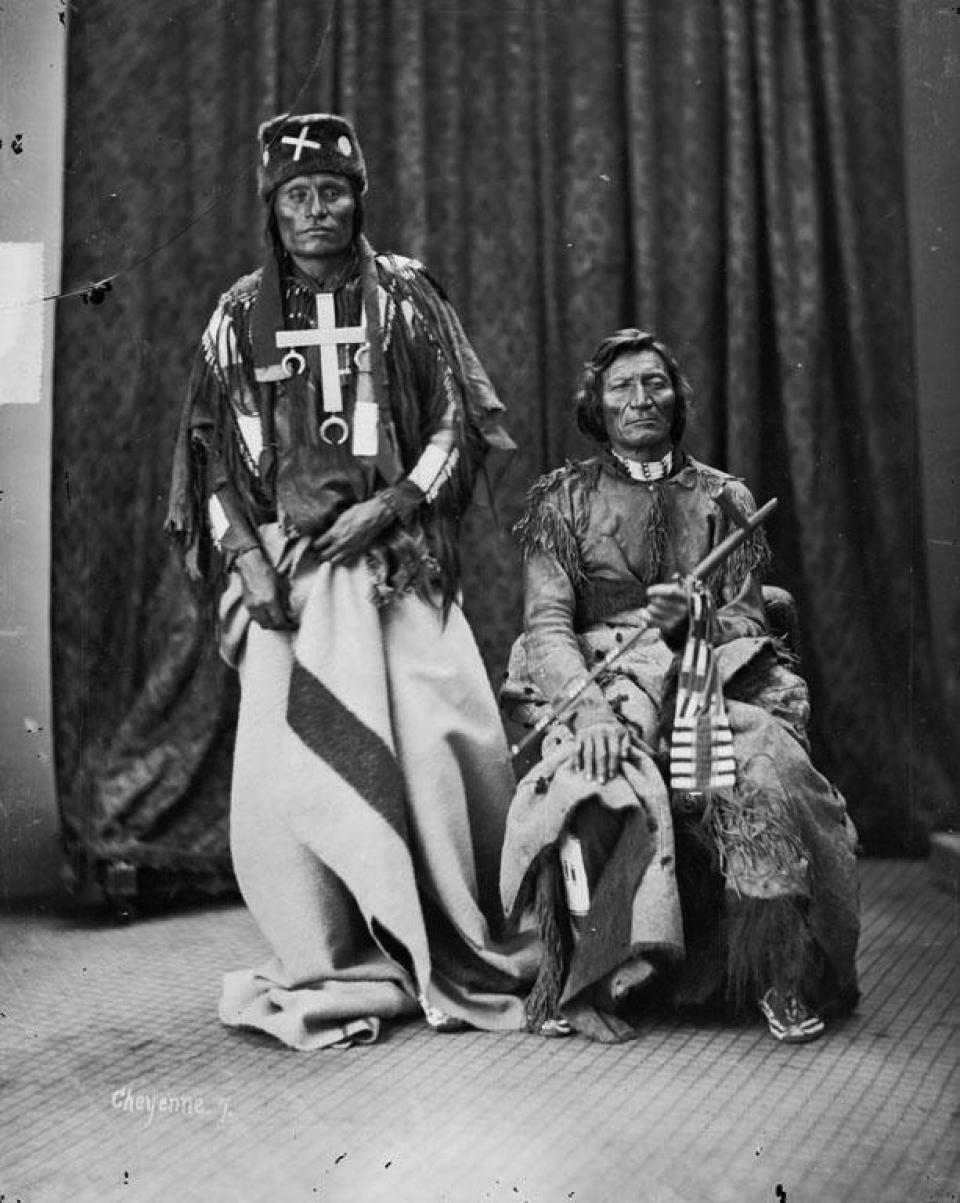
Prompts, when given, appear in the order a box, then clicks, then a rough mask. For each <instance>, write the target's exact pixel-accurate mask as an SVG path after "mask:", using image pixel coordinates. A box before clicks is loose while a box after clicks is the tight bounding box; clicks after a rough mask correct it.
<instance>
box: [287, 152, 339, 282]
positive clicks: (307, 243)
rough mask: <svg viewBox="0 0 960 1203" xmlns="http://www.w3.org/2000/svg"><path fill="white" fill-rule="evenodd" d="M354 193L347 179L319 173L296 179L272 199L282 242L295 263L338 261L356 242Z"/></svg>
mask: <svg viewBox="0 0 960 1203" xmlns="http://www.w3.org/2000/svg"><path fill="white" fill-rule="evenodd" d="M356 207H357V205H356V200H355V199H354V195H353V189H352V188H351V187H350V184H349V183H348V181H347V179H346V177H345V176H342V175H331V174H329V173H318V174H316V175H297V176H294V177H293V179H291V180H287V181H286V182H285V183H283V184H281V185H280V187H279V188H278V189H277V191H276V195H275V196H274V199H273V209H274V212H275V213H276V216H277V229H278V231H279V233H280V241H281V242H282V243H283V245H284V248H285V249H286V250H287V251H289V253H290V255H291V256H292V257H293V259H294V261H295V262H297V263H299V261H300V260H301V259H302V260H305V261H306V263H305V264H301V266H308V267H309V266H310V264H311V263H314V261H320V262H322V261H323V260H329V259H335V258H337V257H338V256H340V255H341V254H342V253H343V252H344V251H345V250H346V249H347V247H348V246H349V245H350V242H351V240H352V238H353V217H354V211H355V209H356Z"/></svg>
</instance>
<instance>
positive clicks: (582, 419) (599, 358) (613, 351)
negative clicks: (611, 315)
mask: <svg viewBox="0 0 960 1203" xmlns="http://www.w3.org/2000/svg"><path fill="white" fill-rule="evenodd" d="M631 351H655V352H656V354H657V355H659V356H660V358H661V359H662V360H663V366H664V368H666V372H667V375H668V376H669V378H670V385H671V387H672V388H673V395H674V407H673V423H672V425H671V427H670V441H671V442H672V443H673V444H674V446H676V445H677V444H678V443H679V442H680V440H681V439H682V438H683V432H684V430H685V429H686V425H687V410H688V408H689V407H690V405H691V403H692V401H693V390H692V389H691V388H690V383H689V381H688V380H687V378H686V377H685V376H684V375H683V373H682V372H681V371H680V365H679V364H678V363H677V358H676V356H675V355H674V353H673V352H672V351H671V350H670V348H669V347H668V346H667V345H666V343H663V342H661V341H660V339H659V338H657V336H656V335H655V334H651V333H650V332H649V331H646V330H637V329H636V328H634V327H632V326H628V327H626V328H625V329H623V330H617V331H615V332H614V333H613V334H610V335H608V336H607V337H606V338H605V339H603V341H602V342H601V343H600V345H599V346H598V347H597V349H596V351H594V353H593V358H592V359H590V360H589V362H588V363H586V364H584V366H583V372H582V373H581V375H580V382H579V387H578V388H577V394H576V397H575V400H574V413H575V415H576V419H577V426H578V427H579V428H580V430H582V431H583V433H584V434H585V435H587V436H588V437H589V438H591V439H594V440H595V441H596V442H598V443H609V442H610V436H609V435H608V434H607V426H606V423H605V422H604V420H603V376H604V373H605V372H606V370H607V368H609V367H610V365H611V364H612V363H613V361H614V360H615V359H618V358H619V357H620V356H621V355H625V354H627V353H628V352H631Z"/></svg>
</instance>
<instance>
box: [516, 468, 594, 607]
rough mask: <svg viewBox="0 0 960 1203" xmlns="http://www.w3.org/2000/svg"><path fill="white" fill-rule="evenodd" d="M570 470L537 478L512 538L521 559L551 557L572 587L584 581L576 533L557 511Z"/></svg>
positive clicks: (561, 469) (571, 471) (563, 469)
mask: <svg viewBox="0 0 960 1203" xmlns="http://www.w3.org/2000/svg"><path fill="white" fill-rule="evenodd" d="M573 471H574V466H573V465H572V464H565V465H564V466H563V467H562V468H556V469H555V470H554V471H553V472H548V473H547V474H546V476H541V477H540V479H539V480H537V481H535V482H534V484H533V485H532V486H531V488H530V490H529V491H528V493H527V498H526V505H525V507H524V511H523V513H522V514H521V515H520V517H519V519H518V520H517V522H516V523H515V524H514V527H513V534H514V537H515V538H516V540H517V542H518V543H519V544H520V547H521V548H522V549H523V554H524V556H529V555H533V554H536V553H538V552H547V553H548V554H550V555H552V556H553V557H554V558H555V559H556V560H557V562H558V563H559V564H560V566H561V568H562V569H563V570H564V572H565V573H566V574H567V576H568V577H569V578H570V580H571V582H572V583H573V585H574V586H578V585H581V584H583V582H584V580H585V577H584V571H583V563H582V560H581V556H580V545H579V543H578V542H577V536H576V533H575V532H574V530H573V527H572V526H571V524H570V522H569V521H568V519H567V518H566V517H565V516H564V514H563V513H562V511H561V508H560V500H561V486H562V485H563V483H564V482H565V481H567V480H569V478H570V476H571V475H572V474H573Z"/></svg>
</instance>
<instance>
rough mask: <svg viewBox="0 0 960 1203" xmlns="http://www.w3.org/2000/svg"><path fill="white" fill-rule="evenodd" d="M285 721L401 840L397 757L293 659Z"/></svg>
mask: <svg viewBox="0 0 960 1203" xmlns="http://www.w3.org/2000/svg"><path fill="white" fill-rule="evenodd" d="M287 722H288V724H289V725H290V727H291V728H292V729H293V730H294V731H295V732H296V734H297V735H298V736H299V737H300V738H301V739H302V740H303V742H304V743H305V744H306V745H307V747H308V748H309V749H310V751H311V752H313V753H314V754H315V755H316V756H318V757H319V758H320V759H321V760H322V761H324V762H325V763H326V764H328V765H329V766H330V767H331V768H332V769H333V770H334V772H336V773H339V774H340V776H341V777H342V778H343V779H344V780H345V781H346V782H347V783H348V784H349V785H351V786H352V787H353V788H354V789H355V790H356V791H357V793H358V794H359V795H360V796H361V797H362V798H364V799H366V801H367V802H368V803H369V805H370V806H371V807H372V808H373V810H375V811H376V812H377V813H378V814H379V815H380V816H381V818H383V819H384V820H385V821H386V822H387V823H389V824H390V826H391V827H392V828H393V830H394V831H395V832H396V833H397V835H399V836H400V838H401V839H402V840H403V841H404V843H406V842H407V816H406V808H405V805H404V795H403V779H402V777H401V775H400V766H399V765H398V764H397V760H396V757H395V756H394V754H393V753H392V752H391V750H390V749H389V748H388V747H387V745H386V744H385V743H384V742H383V740H382V739H381V738H380V736H379V735H377V733H376V732H375V731H371V729H370V728H369V727H368V726H367V725H366V724H365V723H363V722H361V720H360V719H359V718H358V717H357V716H356V715H355V714H354V713H353V711H352V710H349V709H348V708H347V707H346V706H344V704H343V703H342V702H341V701H340V699H339V698H338V697H337V696H336V695H335V694H333V693H331V692H330V690H329V689H327V687H326V686H325V685H324V684H323V682H322V681H319V680H318V679H317V678H316V677H315V676H314V675H313V674H312V673H311V672H309V671H308V670H307V669H306V668H304V666H303V665H302V664H300V662H299V661H296V660H295V661H294V664H293V672H292V673H291V675H290V693H289V696H288V698H287Z"/></svg>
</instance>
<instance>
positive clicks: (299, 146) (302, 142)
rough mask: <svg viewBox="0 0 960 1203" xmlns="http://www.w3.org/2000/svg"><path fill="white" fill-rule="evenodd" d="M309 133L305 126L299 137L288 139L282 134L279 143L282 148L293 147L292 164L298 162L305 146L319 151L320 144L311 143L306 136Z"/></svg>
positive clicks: (308, 128)
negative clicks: (281, 144) (282, 145)
mask: <svg viewBox="0 0 960 1203" xmlns="http://www.w3.org/2000/svg"><path fill="white" fill-rule="evenodd" d="M309 133H310V126H309V125H305V126H303V127H302V129H301V130H300V133H299V135H298V136H297V137H296V138H290V137H288V136H287V135H286V134H284V136H283V137H282V138H281V139H280V141H281V142H282V143H283V144H284V146H292V147H294V151H293V161H294V163H299V162H300V156H301V155H302V154H303V152H304V149H305V148H306V147H307V146H309V147H310V148H311V150H319V149H320V146H321V143H319V142H311V141H310V139H309V138H308V137H307V134H309Z"/></svg>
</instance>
